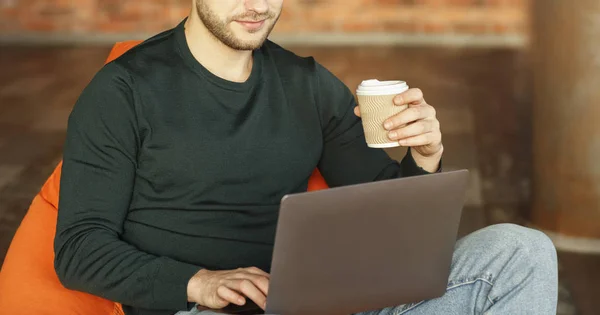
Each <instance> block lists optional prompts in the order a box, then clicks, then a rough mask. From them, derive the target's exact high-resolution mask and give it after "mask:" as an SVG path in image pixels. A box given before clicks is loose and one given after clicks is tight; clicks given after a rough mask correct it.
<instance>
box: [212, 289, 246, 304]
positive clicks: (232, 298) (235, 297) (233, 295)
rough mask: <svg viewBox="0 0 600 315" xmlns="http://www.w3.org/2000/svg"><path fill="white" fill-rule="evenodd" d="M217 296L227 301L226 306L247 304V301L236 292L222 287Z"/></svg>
mask: <svg viewBox="0 0 600 315" xmlns="http://www.w3.org/2000/svg"><path fill="white" fill-rule="evenodd" d="M217 296H218V297H219V298H221V299H222V300H224V301H226V303H225V304H229V303H233V304H236V305H240V306H241V305H244V304H246V299H245V298H244V297H243V296H241V295H240V294H239V293H237V292H235V291H234V290H232V289H230V288H228V287H226V286H224V285H222V286H219V288H218V289H217Z"/></svg>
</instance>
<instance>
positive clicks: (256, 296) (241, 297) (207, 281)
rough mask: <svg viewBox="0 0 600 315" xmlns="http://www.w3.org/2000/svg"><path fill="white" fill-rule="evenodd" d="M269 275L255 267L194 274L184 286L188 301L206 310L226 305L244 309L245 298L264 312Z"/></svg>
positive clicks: (205, 271) (202, 271)
mask: <svg viewBox="0 0 600 315" xmlns="http://www.w3.org/2000/svg"><path fill="white" fill-rule="evenodd" d="M268 292H269V274H268V273H266V272H264V271H262V270H260V269H258V268H255V267H250V268H240V269H236V270H224V271H210V270H205V269H202V270H200V271H198V273H196V274H195V275H194V276H193V277H192V278H191V279H190V281H189V282H188V287H187V294H188V301H189V302H194V303H197V304H198V305H200V306H204V307H206V308H209V309H222V308H224V307H226V306H227V305H229V304H236V305H240V306H241V305H244V304H246V297H247V298H250V299H251V300H252V301H254V303H256V305H258V306H259V307H261V308H262V309H265V307H266V303H267V294H268Z"/></svg>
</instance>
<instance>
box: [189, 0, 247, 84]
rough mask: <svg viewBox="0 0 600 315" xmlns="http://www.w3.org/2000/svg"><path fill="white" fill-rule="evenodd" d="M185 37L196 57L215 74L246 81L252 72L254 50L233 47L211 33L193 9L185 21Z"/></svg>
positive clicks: (235, 80) (231, 79) (233, 79)
mask: <svg viewBox="0 0 600 315" xmlns="http://www.w3.org/2000/svg"><path fill="white" fill-rule="evenodd" d="M184 26H185V37H186V40H187V43H188V46H189V48H190V51H191V52H192V55H194V58H196V60H197V61H198V62H199V63H200V64H201V65H202V66H204V67H205V68H206V69H208V71H210V72H211V73H213V74H214V75H216V76H218V77H220V78H222V79H225V80H228V81H232V82H245V81H246V80H247V79H248V77H249V76H250V73H251V72H252V63H253V59H252V51H249V50H235V49H232V48H230V47H228V46H226V45H225V44H223V43H222V42H221V41H219V40H218V39H217V38H215V37H214V35H212V33H210V31H209V30H208V29H207V28H206V27H205V26H204V24H203V23H202V21H201V20H200V18H199V17H198V15H197V14H196V13H195V12H194V11H193V10H192V13H191V14H190V16H189V18H188V19H187V21H186V22H185V25H184Z"/></svg>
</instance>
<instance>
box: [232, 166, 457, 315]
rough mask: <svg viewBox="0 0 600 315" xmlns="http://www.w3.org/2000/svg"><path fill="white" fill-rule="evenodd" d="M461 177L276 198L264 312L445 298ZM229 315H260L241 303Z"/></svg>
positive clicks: (299, 313)
mask: <svg viewBox="0 0 600 315" xmlns="http://www.w3.org/2000/svg"><path fill="white" fill-rule="evenodd" d="M467 182H468V171H467V170H460V171H453V172H446V173H437V174H431V175H424V176H416V177H407V178H400V179H392V180H385V181H379V182H373V183H366V184H359V185H352V186H345V187H339V188H331V189H326V190H321V191H315V192H306V193H299V194H293V195H287V196H285V197H284V198H283V199H282V202H281V207H280V214H279V221H278V225H277V232H276V236H275V247H274V251H273V259H272V264H271V274H270V284H269V295H268V296H267V307H266V311H265V312H264V313H265V314H278V315H338V314H339V315H348V314H353V313H358V312H363V311H370V310H378V309H382V308H385V307H390V306H398V305H403V304H407V303H413V302H419V301H422V300H427V299H432V298H436V297H439V296H442V295H443V294H444V293H445V291H446V285H447V282H448V276H449V273H450V263H451V261H452V253H453V251H454V244H455V242H456V238H457V234H458V227H459V222H460V217H461V212H462V208H463V205H464V199H465V194H466V188H467ZM222 311H223V312H224V313H229V314H260V313H263V312H262V310H260V308H258V307H257V306H256V304H254V303H252V302H251V300H249V299H247V304H246V305H245V306H243V307H239V306H235V305H230V306H229V307H227V308H225V309H224V310H222Z"/></svg>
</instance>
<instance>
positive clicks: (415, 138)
mask: <svg viewBox="0 0 600 315" xmlns="http://www.w3.org/2000/svg"><path fill="white" fill-rule="evenodd" d="M394 105H395V106H404V107H406V108H405V109H404V110H403V111H401V112H400V113H398V114H397V115H395V116H392V117H390V118H388V119H387V120H386V121H385V122H384V128H385V129H386V130H388V131H389V133H388V137H389V138H390V140H393V141H398V143H399V144H400V145H401V146H405V147H410V148H411V153H412V155H413V158H414V159H415V162H417V164H418V165H419V166H420V167H422V168H423V169H425V170H426V171H429V172H435V171H436V170H437V169H438V167H439V162H440V159H441V157H442V152H443V150H444V147H443V145H442V133H441V131H440V122H439V121H438V119H437V117H436V111H435V108H433V106H431V105H429V104H427V102H426V101H425V99H424V98H423V92H422V91H421V90H420V89H409V90H407V91H406V92H404V93H401V94H399V95H397V96H396V97H395V98H394ZM354 113H355V114H356V115H357V116H359V117H360V110H359V108H358V106H357V107H356V108H355V109H354Z"/></svg>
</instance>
